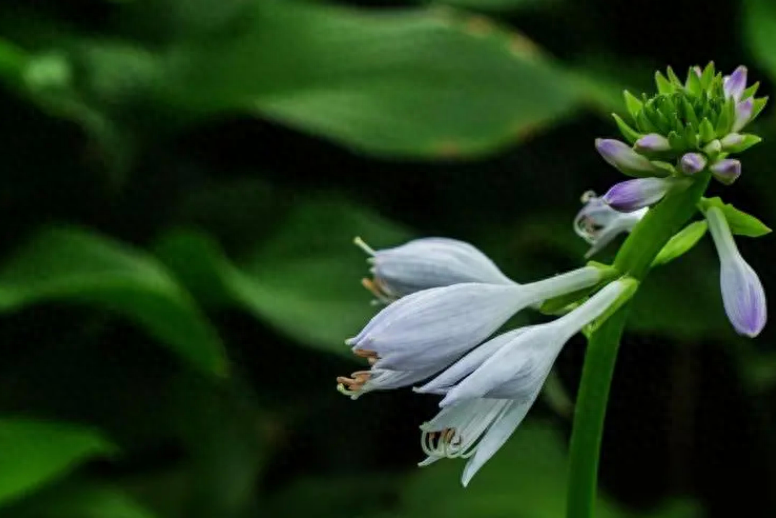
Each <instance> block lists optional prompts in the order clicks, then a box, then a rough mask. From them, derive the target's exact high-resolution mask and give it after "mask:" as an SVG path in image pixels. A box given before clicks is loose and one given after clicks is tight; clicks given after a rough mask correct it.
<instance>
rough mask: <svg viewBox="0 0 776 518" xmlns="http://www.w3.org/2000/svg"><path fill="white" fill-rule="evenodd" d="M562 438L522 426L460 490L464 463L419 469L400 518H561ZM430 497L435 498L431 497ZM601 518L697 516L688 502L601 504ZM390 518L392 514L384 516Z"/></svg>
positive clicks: (550, 431)
mask: <svg viewBox="0 0 776 518" xmlns="http://www.w3.org/2000/svg"><path fill="white" fill-rule="evenodd" d="M562 444H563V441H562V439H561V437H560V434H559V433H557V431H556V430H553V429H551V428H549V427H546V426H537V425H535V424H533V423H525V424H523V425H521V426H520V428H519V429H518V430H517V432H515V434H514V436H513V437H512V438H510V439H509V441H507V443H506V444H505V445H504V446H503V447H502V448H501V449H500V450H499V451H498V452H497V453H496V454H495V455H494V456H493V458H492V459H491V460H489V461H488V463H487V464H486V465H485V466H484V467H483V468H482V470H481V471H480V472H479V473H477V475H476V476H475V477H474V479H473V480H472V482H471V484H470V485H469V487H467V488H466V489H465V490H464V489H462V488H461V487H460V482H459V479H460V475H461V471H462V470H463V466H464V464H465V462H464V461H459V460H458V459H456V460H442V461H440V462H437V463H434V464H432V465H431V466H429V467H427V468H423V469H422V470H419V471H418V474H417V475H416V476H415V477H414V478H413V480H412V481H411V483H410V484H409V486H408V487H407V489H406V491H405V493H404V504H405V506H406V511H405V512H404V513H401V514H398V513H397V514H396V515H395V516H401V518H415V517H417V518H421V517H427V516H433V517H435V518H457V517H460V516H487V517H488V518H502V517H503V518H515V517H520V518H558V517H559V516H564V515H565V505H566V502H565V494H566V489H565V482H566V472H567V468H566V464H567V462H566V458H565V453H564V450H563V447H562ZM430 495H434V497H430ZM596 511H597V512H596V516H597V517H599V518H619V517H622V518H625V517H628V518H637V517H642V518H647V517H654V518H657V517H664V518H665V517H668V516H671V517H676V518H679V517H682V518H685V517H687V518H689V517H697V516H699V512H698V510H697V508H696V507H695V506H694V505H691V504H689V503H676V504H672V505H670V506H666V507H664V508H663V509H660V510H658V511H657V512H654V513H637V512H633V511H624V510H620V509H618V508H616V507H615V506H614V505H612V504H610V503H608V502H606V501H600V502H599V503H598V505H597V507H596ZM386 516H391V515H386Z"/></svg>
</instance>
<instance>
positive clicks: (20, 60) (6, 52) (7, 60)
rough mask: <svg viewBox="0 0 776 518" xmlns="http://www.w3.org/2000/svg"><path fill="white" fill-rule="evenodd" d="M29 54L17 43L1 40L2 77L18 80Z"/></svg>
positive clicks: (0, 66)
mask: <svg viewBox="0 0 776 518" xmlns="http://www.w3.org/2000/svg"><path fill="white" fill-rule="evenodd" d="M26 61H27V56H26V55H25V53H24V52H23V51H22V50H21V49H20V48H18V47H16V46H15V45H13V44H11V43H10V42H8V41H5V40H0V78H8V79H9V80H11V81H17V80H18V79H19V78H20V76H21V73H22V70H23V69H24V65H25V62H26Z"/></svg>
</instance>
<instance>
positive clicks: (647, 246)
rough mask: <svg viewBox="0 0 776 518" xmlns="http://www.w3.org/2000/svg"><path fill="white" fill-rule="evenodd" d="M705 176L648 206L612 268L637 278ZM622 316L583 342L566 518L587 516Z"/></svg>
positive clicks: (683, 216) (692, 202) (691, 206)
mask: <svg viewBox="0 0 776 518" xmlns="http://www.w3.org/2000/svg"><path fill="white" fill-rule="evenodd" d="M709 178H710V176H709V174H708V173H704V176H702V177H700V178H698V179H697V180H696V181H695V182H693V183H692V184H691V185H690V186H689V187H688V188H687V189H685V190H682V191H676V192H673V193H671V194H669V195H668V196H667V197H666V198H665V199H664V200H663V201H662V202H661V203H659V204H658V205H656V206H655V207H654V208H652V209H651V210H650V211H649V212H648V213H647V215H646V216H644V219H643V220H641V222H640V223H639V224H638V225H636V227H635V228H634V229H633V232H631V234H630V236H628V239H627V240H626V241H625V243H624V244H623V246H622V248H621V249H620V251H619V252H618V254H617V257H616V258H615V260H614V266H615V267H616V268H617V269H618V270H619V271H620V272H621V273H623V274H628V275H630V276H632V277H634V278H636V279H638V280H639V281H641V280H643V279H644V277H646V275H647V274H648V273H649V269H650V265H651V264H652V261H653V260H654V259H655V257H657V254H658V253H660V250H661V249H662V248H663V246H665V244H666V243H667V242H668V240H669V239H671V237H672V236H673V235H674V234H676V233H677V232H678V231H679V230H680V229H681V227H682V226H683V225H684V224H685V223H686V222H687V220H689V219H690V217H692V215H693V214H694V213H695V210H696V205H697V203H698V201H699V200H700V198H701V196H702V195H703V193H704V192H705V190H706V187H707V186H708V183H709ZM627 312H628V304H626V305H624V306H623V307H622V308H620V310H619V311H617V312H616V313H615V314H614V315H612V316H611V317H609V319H607V321H606V322H604V324H603V325H602V326H601V327H600V328H599V329H598V330H597V331H596V332H595V334H593V336H591V337H590V341H589V343H588V348H587V353H586V355H585V365H584V367H583V369H582V380H581V381H580V384H579V393H578V395H577V402H576V408H575V411H574V427H573V429H572V434H571V446H570V448H571V452H570V459H569V469H570V473H569V483H568V499H567V507H566V517H567V518H591V517H592V516H593V508H594V504H595V497H596V487H597V478H598V458H599V454H600V451H601V439H602V436H603V427H604V418H605V416H606V404H607V401H608V399H609V388H610V386H611V381H612V375H613V373H614V365H615V361H616V359H617V350H618V348H619V344H620V338H621V337H622V332H623V330H624V329H625V322H626V320H627Z"/></svg>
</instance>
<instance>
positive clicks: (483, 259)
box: [355, 237, 512, 303]
mask: <svg viewBox="0 0 776 518" xmlns="http://www.w3.org/2000/svg"><path fill="white" fill-rule="evenodd" d="M355 242H356V244H357V245H358V246H359V247H361V248H362V249H363V250H364V251H366V252H367V253H368V254H369V255H371V257H370V258H369V261H370V262H371V263H372V268H371V273H372V274H373V276H374V280H373V281H372V280H369V279H365V280H364V281H363V283H364V285H365V286H366V287H367V288H368V289H370V291H372V292H373V293H374V294H375V296H376V297H377V298H378V299H379V300H381V301H383V302H386V303H387V302H391V301H393V300H395V299H397V298H400V297H403V296H404V295H409V294H410V293H415V292H416V291H421V290H425V289H428V288H436V287H439V286H450V285H452V284H459V283H464V282H483V283H491V284H511V283H512V281H511V280H510V279H509V278H508V277H507V276H505V275H504V274H503V273H501V270H499V269H498V267H497V266H496V265H495V264H494V263H493V261H491V260H490V259H489V258H488V257H487V256H486V255H485V254H483V253H482V252H480V251H479V250H478V249H477V248H475V247H474V246H472V245H470V244H469V243H465V242H463V241H458V240H456V239H447V238H440V237H435V238H423V239H415V240H413V241H410V242H408V243H405V244H403V245H401V246H397V247H394V248H387V249H382V250H373V249H372V248H370V247H369V246H368V245H367V244H366V243H365V242H364V241H363V240H361V239H360V238H356V240H355Z"/></svg>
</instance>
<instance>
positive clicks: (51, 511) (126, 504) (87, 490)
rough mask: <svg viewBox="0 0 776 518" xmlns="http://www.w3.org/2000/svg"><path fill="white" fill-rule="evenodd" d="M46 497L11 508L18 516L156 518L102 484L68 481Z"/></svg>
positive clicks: (143, 508) (123, 495) (126, 497)
mask: <svg viewBox="0 0 776 518" xmlns="http://www.w3.org/2000/svg"><path fill="white" fill-rule="evenodd" d="M45 495H46V499H45V500H41V501H33V502H32V503H31V504H30V505H27V506H24V505H22V506H17V507H15V508H14V509H13V513H14V516H18V517H19V518H156V515H155V514H154V513H152V512H151V511H149V510H148V509H146V508H145V507H144V506H143V505H141V504H139V503H138V502H136V501H135V500H134V499H132V498H131V497H129V496H127V495H126V494H125V493H123V492H122V491H121V490H119V489H117V488H115V487H111V486H108V485H104V484H94V483H70V484H65V485H63V486H61V487H57V488H55V489H54V490H52V491H48V492H47V493H45Z"/></svg>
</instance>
